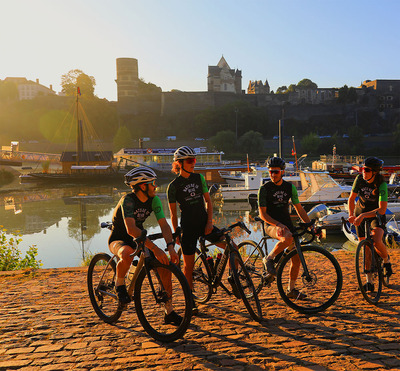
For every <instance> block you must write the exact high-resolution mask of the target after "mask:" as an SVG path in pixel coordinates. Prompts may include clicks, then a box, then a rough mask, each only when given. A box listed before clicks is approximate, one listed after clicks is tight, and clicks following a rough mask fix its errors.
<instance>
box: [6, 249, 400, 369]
mask: <svg viewBox="0 0 400 371" xmlns="http://www.w3.org/2000/svg"><path fill="white" fill-rule="evenodd" d="M336 256H337V259H338V260H339V262H340V264H341V266H342V269H343V275H344V284H343V290H342V293H341V295H340V297H339V299H338V300H337V302H336V303H335V304H334V305H333V306H332V307H331V308H329V309H328V310H327V311H325V312H324V313H321V314H318V315H313V316H306V315H302V314H299V313H297V312H295V311H293V310H292V309H290V308H288V307H287V306H286V305H285V304H284V303H283V301H282V300H281V298H280V297H279V294H278V292H277V289H276V285H273V287H271V288H270V289H264V290H263V291H262V293H261V295H260V298H261V299H262V306H263V312H264V316H265V321H264V322H263V323H260V324H259V323H257V322H254V321H253V320H251V318H250V317H249V315H248V314H247V312H246V310H245V308H244V305H243V303H242V302H241V301H238V300H236V299H232V298H231V297H229V296H228V295H227V294H226V293H224V292H223V291H219V295H214V296H213V297H212V298H211V300H210V301H209V302H208V303H207V304H205V305H200V310H201V315H199V316H198V317H193V319H192V324H191V326H190V328H189V330H188V331H187V333H186V334H185V336H184V338H183V339H181V340H179V341H176V342H174V343H171V344H167V345H165V344H161V343H158V342H156V341H154V340H152V339H151V338H150V337H149V336H147V334H146V333H145V332H144V331H143V329H142V328H141V326H140V323H139V322H138V320H137V317H136V315H135V313H133V312H134V309H129V310H128V311H127V312H124V313H123V315H122V317H121V319H120V321H119V322H117V324H116V325H108V324H106V323H103V322H102V321H101V320H100V319H99V318H98V317H97V316H96V314H95V313H94V311H93V309H92V307H91V304H90V301H89V297H88V294H87V290H86V269H85V268H70V269H69V268H66V269H43V270H39V271H37V272H35V273H32V272H3V273H2V274H0V284H1V288H2V289H1V292H0V370H13V369H20V370H68V369H78V370H120V369H122V370H133V369H135V370H138V369H152V370H191V369H193V370H215V369H235V370H259V369H260V370H261V369H267V370H297V371H303V370H318V371H319V370H389V369H390V370H400V345H399V338H400V316H399V310H400V296H399V290H400V285H399V284H397V283H396V281H398V279H397V278H398V277H399V276H400V270H399V269H400V268H398V267H399V265H398V264H397V265H396V264H394V270H395V275H394V277H393V282H395V283H394V284H392V285H391V287H390V288H384V295H383V297H382V298H381V303H380V304H379V306H377V307H376V306H370V305H367V303H366V302H364V301H363V299H362V297H361V294H360V293H359V292H358V291H357V283H356V278H355V274H354V253H352V252H346V251H340V252H337V253H336ZM391 256H392V262H394V263H396V262H397V261H399V258H400V250H392V253H391ZM396 273H397V274H396Z"/></svg>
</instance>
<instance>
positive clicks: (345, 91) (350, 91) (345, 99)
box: [337, 85, 357, 104]
mask: <svg viewBox="0 0 400 371" xmlns="http://www.w3.org/2000/svg"><path fill="white" fill-rule="evenodd" d="M337 102H338V103H341V104H345V103H355V102H357V92H356V89H355V88H353V87H351V88H349V87H348V86H347V85H344V86H343V87H341V88H340V89H339V96H338V99H337Z"/></svg>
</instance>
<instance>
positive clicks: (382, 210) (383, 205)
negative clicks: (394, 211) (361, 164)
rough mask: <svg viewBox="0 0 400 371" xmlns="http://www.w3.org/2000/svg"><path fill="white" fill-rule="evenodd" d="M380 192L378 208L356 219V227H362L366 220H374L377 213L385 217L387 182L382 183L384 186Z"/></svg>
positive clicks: (380, 188) (380, 187)
mask: <svg viewBox="0 0 400 371" xmlns="http://www.w3.org/2000/svg"><path fill="white" fill-rule="evenodd" d="M378 192H379V202H378V207H377V208H376V209H374V210H371V211H367V212H365V213H362V214H360V215H359V216H358V217H357V218H355V219H354V225H360V224H361V222H362V221H363V220H364V219H366V218H374V217H375V216H376V213H379V214H381V215H384V214H385V213H386V210H387V201H388V190H387V184H386V183H385V182H382V184H381V185H380V186H379V189H378Z"/></svg>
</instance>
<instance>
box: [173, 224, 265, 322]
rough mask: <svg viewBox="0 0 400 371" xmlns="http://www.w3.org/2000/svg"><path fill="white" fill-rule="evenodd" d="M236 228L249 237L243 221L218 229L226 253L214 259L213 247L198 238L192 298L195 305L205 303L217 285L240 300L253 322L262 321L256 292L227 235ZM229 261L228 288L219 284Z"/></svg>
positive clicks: (248, 231) (201, 238)
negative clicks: (210, 253) (210, 249)
mask: <svg viewBox="0 0 400 371" xmlns="http://www.w3.org/2000/svg"><path fill="white" fill-rule="evenodd" d="M236 227H240V228H242V229H243V230H245V231H246V232H247V233H248V234H250V233H251V232H250V230H249V229H248V228H247V227H246V225H245V224H244V223H243V222H237V223H235V224H232V225H231V226H229V227H227V228H223V229H220V230H219V231H218V232H216V236H217V237H223V238H221V242H224V243H225V250H224V252H223V253H222V254H221V253H220V254H218V255H217V257H216V259H215V260H214V259H213V257H212V255H209V254H208V253H209V252H210V251H209V249H208V248H209V247H210V246H211V245H214V244H213V243H209V244H206V240H205V238H204V237H200V239H199V246H200V249H199V248H197V249H196V253H195V264H194V270H193V297H194V300H195V301H196V302H198V303H206V302H207V301H208V300H210V298H211V296H212V294H215V293H216V292H217V288H218V287H219V286H220V287H222V288H223V289H224V290H225V291H226V292H227V293H228V294H229V295H234V296H235V297H236V298H238V299H242V300H243V303H244V305H245V306H246V308H247V310H248V312H249V314H250V316H251V317H252V318H253V319H254V320H256V321H261V320H262V312H261V305H260V301H259V299H258V295H257V292H256V289H255V287H254V284H253V281H252V279H251V276H250V274H249V272H248V271H247V269H246V266H245V264H244V263H243V260H242V258H241V256H240V254H239V252H238V250H237V248H236V247H235V245H234V244H233V241H232V238H231V236H230V233H231V232H232V230H233V229H234V228H236ZM178 255H179V256H181V255H182V249H181V248H180V249H179V250H178ZM228 258H229V272H228V277H227V280H228V282H229V285H230V286H231V289H228V288H227V287H226V285H225V284H224V283H223V282H222V279H223V277H224V273H225V268H226V266H227V263H228ZM180 260H181V259H180Z"/></svg>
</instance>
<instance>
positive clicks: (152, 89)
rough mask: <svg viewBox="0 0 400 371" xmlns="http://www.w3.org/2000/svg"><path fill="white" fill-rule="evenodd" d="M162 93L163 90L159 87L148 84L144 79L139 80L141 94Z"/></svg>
mask: <svg viewBox="0 0 400 371" xmlns="http://www.w3.org/2000/svg"><path fill="white" fill-rule="evenodd" d="M161 91H162V89H161V88H160V87H159V86H157V85H155V84H152V83H151V82H148V83H146V82H145V81H144V80H143V79H142V78H141V79H139V85H138V92H139V94H151V93H161Z"/></svg>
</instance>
